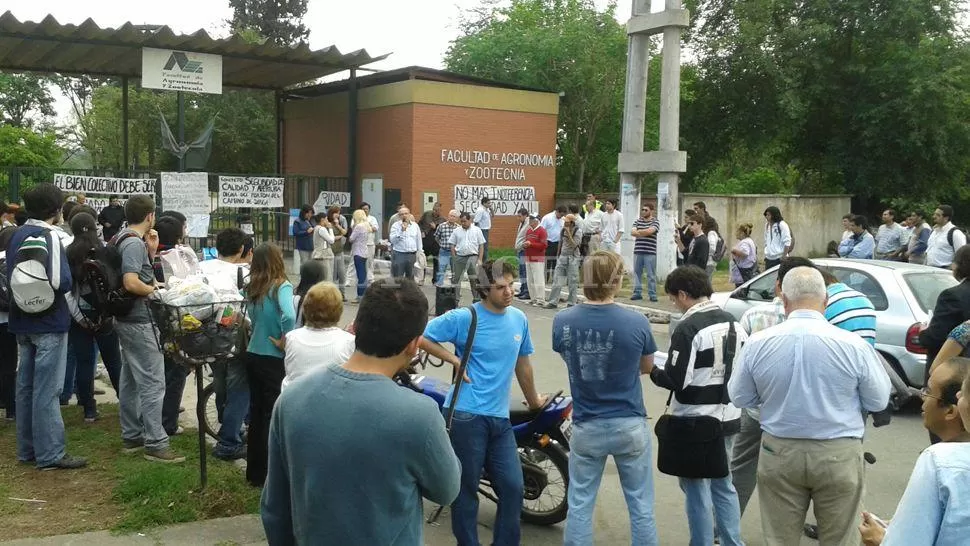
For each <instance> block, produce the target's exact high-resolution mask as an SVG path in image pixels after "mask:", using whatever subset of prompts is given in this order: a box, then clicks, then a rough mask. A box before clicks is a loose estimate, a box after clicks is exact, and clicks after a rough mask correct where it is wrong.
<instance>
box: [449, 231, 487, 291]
mask: <svg viewBox="0 0 970 546" xmlns="http://www.w3.org/2000/svg"><path fill="white" fill-rule="evenodd" d="M448 242H449V243H451V263H452V266H451V270H452V271H453V274H454V276H453V277H452V279H451V284H452V286H454V287H455V300H456V302H461V281H462V278H463V277H464V276H465V273H467V274H468V284H470V285H471V289H472V301H473V302H478V301H479V299H481V298H480V294H479V293H478V264H480V263H484V262H483V260H484V254H485V245H486V244H487V243H486V241H485V236H484V235H483V234H482V230H481V229H479V227H478V226H476V225H475V224H473V223H472V216H471V214H469V213H467V212H463V213H461V215H460V216H459V217H458V227H456V228H455V231H453V232H451V238H450V239H449V241H448Z"/></svg>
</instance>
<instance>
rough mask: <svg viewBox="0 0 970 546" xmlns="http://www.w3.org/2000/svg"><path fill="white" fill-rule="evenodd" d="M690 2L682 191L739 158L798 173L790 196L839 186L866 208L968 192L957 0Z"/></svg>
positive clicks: (966, 95)
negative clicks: (691, 65)
mask: <svg viewBox="0 0 970 546" xmlns="http://www.w3.org/2000/svg"><path fill="white" fill-rule="evenodd" d="M688 7H689V8H691V11H692V13H694V17H695V21H699V22H700V25H699V26H698V27H696V28H695V29H694V30H693V33H692V36H691V38H692V40H693V41H694V43H693V44H691V46H692V48H693V49H694V50H695V51H696V52H697V55H698V59H699V61H698V67H697V69H698V73H699V76H700V77H699V78H698V80H697V82H696V87H695V89H694V97H693V100H692V101H691V102H690V104H689V107H687V108H686V109H685V116H684V125H685V127H684V135H685V141H687V144H688V145H687V149H688V150H689V152H690V154H691V162H690V168H691V172H690V173H689V174H688V185H689V186H695V187H696V186H697V185H704V184H705V183H706V182H705V177H707V178H708V179H709V178H710V176H711V174H712V173H715V172H718V171H719V169H720V170H721V171H724V172H732V169H731V168H730V167H731V166H734V165H738V164H739V163H740V164H745V167H746V170H748V171H753V170H754V169H755V168H757V167H766V168H768V169H770V170H773V171H775V172H776V173H779V174H780V173H782V172H784V171H785V170H786V169H788V168H789V166H791V167H794V169H796V170H797V172H798V176H799V180H797V181H796V183H795V186H796V188H795V191H799V187H801V188H802V189H806V188H807V189H810V190H819V189H821V190H826V189H832V188H835V189H842V190H844V191H847V192H849V193H853V194H855V195H857V196H858V197H859V199H860V201H861V202H862V203H863V207H865V203H867V202H872V201H876V200H879V199H880V198H885V197H887V196H893V195H905V194H913V193H916V194H936V195H953V194H955V193H957V192H958V191H959V189H961V188H962V186H963V185H964V184H963V180H964V179H965V176H966V174H967V170H968V163H967V161H968V157H970V126H968V125H967V124H966V123H965V120H966V119H967V117H968V115H970V50H968V48H967V44H966V43H964V42H963V41H961V40H960V39H959V38H958V36H957V29H956V3H955V2H953V1H952V0H943V1H938V0H894V1H876V2H872V1H871V0H841V1H839V2H775V1H771V0H696V1H695V2H693V5H690V6H688ZM685 106H687V105H685ZM739 157H740V158H741V161H740V162H739V161H738V159H739ZM723 180H726V179H723Z"/></svg>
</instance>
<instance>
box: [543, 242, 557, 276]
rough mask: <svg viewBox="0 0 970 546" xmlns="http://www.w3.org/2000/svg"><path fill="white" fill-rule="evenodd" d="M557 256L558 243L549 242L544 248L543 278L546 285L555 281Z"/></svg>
mask: <svg viewBox="0 0 970 546" xmlns="http://www.w3.org/2000/svg"><path fill="white" fill-rule="evenodd" d="M557 256H559V241H549V242H548V246H546V269H545V274H546V276H545V277H544V278H545V279H546V282H547V283H551V282H553V281H555V280H556V277H555V275H556V261H557V260H556V257H557Z"/></svg>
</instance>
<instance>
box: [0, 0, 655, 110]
mask: <svg viewBox="0 0 970 546" xmlns="http://www.w3.org/2000/svg"><path fill="white" fill-rule="evenodd" d="M594 1H595V3H596V5H597V7H599V8H601V9H602V8H605V7H606V6H607V4H608V2H609V0H594ZM652 1H653V4H654V6H653V9H654V10H660V9H662V6H663V0H652ZM632 2H633V0H617V14H618V17H617V19H619V20H620V21H621V22H625V21H626V20H627V19H628V18H629V16H630V10H631V9H632V7H631V6H632ZM5 3H7V2H0V6H2V5H3V4H5ZM480 3H481V0H417V1H411V2H402V1H401V0H356V1H351V2H342V1H334V0H309V3H308V10H307V14H306V17H305V18H304V24H306V25H307V27H308V28H309V29H310V47H311V48H312V49H320V48H324V47H328V46H331V45H334V46H336V47H337V49H339V50H340V51H341V52H343V53H348V52H351V51H356V50H358V49H366V50H367V52H368V53H370V54H371V55H372V56H378V55H384V54H387V53H391V56H390V57H388V58H387V59H385V60H383V61H379V62H377V63H374V64H371V65H368V67H369V68H373V69H379V70H389V69H393V68H401V67H405V66H411V65H419V66H427V67H430V68H443V63H442V58H443V56H444V54H445V51H446V50H447V49H448V45H449V42H450V41H451V40H452V39H454V38H455V36H456V35H457V34H458V27H459V21H460V17H461V14H462V13H464V12H466V11H467V10H469V9H471V8H474V7H476V6H478V5H479V4H480ZM6 9H10V10H11V11H12V12H13V15H14V16H15V17H17V18H18V19H19V20H21V21H25V20H31V21H40V20H42V19H43V18H44V17H46V16H47V15H48V14H50V15H53V16H54V18H55V19H57V20H58V21H59V22H60V23H62V24H65V23H71V24H80V23H82V22H83V21H84V20H85V19H87V18H88V17H90V18H92V19H94V22H95V23H97V24H98V25H99V26H101V27H102V28H104V27H118V26H120V25H122V24H124V23H125V22H127V21H131V22H132V23H134V24H153V25H168V26H169V27H171V28H172V29H173V30H174V31H175V32H179V33H191V32H195V31H196V30H198V29H200V28H201V29H204V30H206V31H207V32H209V34H210V35H212V36H213V37H216V38H224V37H227V36H228V34H229V27H228V25H227V23H226V20H227V19H229V18H230V17H231V16H232V10H231V9H230V8H229V2H228V0H166V1H164V2H149V1H145V0H135V1H131V2H124V3H122V2H118V1H117V0H86V1H78V0H30V1H20V2H16V4H15V6H14V7H11V8H7V7H0V11H4V10H6ZM345 77H346V73H343V74H339V75H336V76H335V77H331V78H330V79H342V78H345ZM57 110H58V118H59V119H60V120H62V121H65V122H66V121H68V112H69V111H70V106H69V104H68V103H67V99H66V98H64V97H59V99H58V101H57Z"/></svg>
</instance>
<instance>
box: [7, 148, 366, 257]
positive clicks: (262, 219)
mask: <svg viewBox="0 0 970 546" xmlns="http://www.w3.org/2000/svg"><path fill="white" fill-rule="evenodd" d="M55 174H70V175H78V176H104V177H112V178H154V179H156V180H158V177H159V172H158V171H148V170H134V171H120V170H109V169H87V170H82V169H49V168H37V167H0V197H2V198H3V199H4V200H6V201H7V202H11V203H19V202H20V200H21V196H22V195H23V192H24V191H26V190H27V189H28V188H30V187H31V186H33V185H34V184H38V183H41V182H53V181H54V175H55ZM220 176H251V177H252V176H265V177H280V176H282V178H284V179H285V182H284V185H283V206H282V207H279V208H273V209H259V210H256V209H245V208H227V207H218V206H217V205H218V196H219V177H220ZM321 191H334V192H346V193H349V194H350V203H356V202H357V200H358V197H359V196H358V195H356V191H355V190H354V188H353V187H351V184H349V183H348V181H347V178H341V177H329V176H312V175H277V174H254V173H247V174H239V173H209V195H210V200H211V207H212V209H213V210H212V212H211V214H210V221H209V235H208V237H205V238H202V237H199V238H193V239H191V240H190V241H189V243H190V244H191V245H192V246H193V248H196V249H199V248H202V247H204V246H214V244H215V236H216V234H217V233H219V231H221V230H223V229H225V228H227V227H240V226H241V225H242V224H244V223H251V224H252V225H253V231H254V237H255V238H256V241H257V243H260V242H265V241H272V242H275V243H276V244H278V245H279V246H280V247H281V248H283V250H284V251H291V250H293V245H294V239H293V236H292V234H291V233H290V221H291V220H290V211H291V210H292V209H299V208H300V207H302V206H303V205H305V204H310V205H312V204H313V203H314V202H315V201H316V198H317V195H319V193H320V192H321ZM160 192H161V185H160V184H156V186H155V193H156V195H155V200H156V203H158V204H159V208H160V209H162V210H164V209H165V200H164V197H163V196H162V195H161V194H160ZM318 212H320V211H318ZM342 212H343V213H344V214H350V213H351V212H353V211H352V209H350V208H349V207H348V208H344V209H342Z"/></svg>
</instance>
